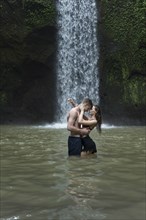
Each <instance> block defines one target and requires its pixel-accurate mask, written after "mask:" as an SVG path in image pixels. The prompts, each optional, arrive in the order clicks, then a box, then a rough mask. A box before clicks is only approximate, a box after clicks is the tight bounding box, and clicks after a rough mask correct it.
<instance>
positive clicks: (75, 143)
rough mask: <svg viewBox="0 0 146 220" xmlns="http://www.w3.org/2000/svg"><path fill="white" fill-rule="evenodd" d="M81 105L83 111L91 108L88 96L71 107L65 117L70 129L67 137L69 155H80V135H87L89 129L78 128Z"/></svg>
mask: <svg viewBox="0 0 146 220" xmlns="http://www.w3.org/2000/svg"><path fill="white" fill-rule="evenodd" d="M82 106H83V107H84V111H89V110H91V109H92V106H93V104H92V101H91V100H90V99H88V98H85V99H84V100H83V101H82V103H81V104H79V105H78V106H76V107H74V108H72V109H71V110H70V112H69V114H68V117H67V129H68V130H69V131H70V135H69V137H68V155H69V156H80V155H81V151H82V140H81V136H83V135H88V134H89V133H90V129H89V127H88V128H80V126H79V123H78V117H79V114H80V112H81V108H82Z"/></svg>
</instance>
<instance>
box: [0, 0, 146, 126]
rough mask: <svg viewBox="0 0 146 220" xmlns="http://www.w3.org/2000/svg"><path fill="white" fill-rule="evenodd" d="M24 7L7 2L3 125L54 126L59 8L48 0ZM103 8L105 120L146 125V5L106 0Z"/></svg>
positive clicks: (101, 41)
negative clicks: (39, 124)
mask: <svg viewBox="0 0 146 220" xmlns="http://www.w3.org/2000/svg"><path fill="white" fill-rule="evenodd" d="M24 3H25V4H24V5H22V4H20V1H7V0H5V1H2V4H1V7H2V9H3V10H2V11H3V13H2V31H1V33H2V34H1V41H0V42H1V45H0V46H1V58H2V59H1V65H0V69H1V90H0V110H1V123H22V124H26V123H29V124H34V123H36V124H37V123H44V122H45V123H46V122H53V121H54V112H55V103H56V71H55V66H56V65H55V64H56V60H55V59H56V58H55V57H56V51H57V48H56V46H57V44H56V33H57V29H56V27H55V20H56V15H55V8H54V5H53V1H51V0H50V1H48V2H47V4H46V2H45V1H44V0H42V1H39V3H38V1H35V0H33V1H32V0H30V1H27V2H25V1H24ZM97 4H98V6H99V9H100V10H99V23H98V34H99V36H98V37H99V44H100V59H99V63H98V66H99V71H100V97H101V98H100V105H101V107H102V112H103V119H104V122H109V123H112V124H145V112H146V111H145V110H146V94H145V90H146V82H145V79H146V75H145V74H146V66H145V57H146V46H145V45H146V42H145V37H144V36H145V28H144V15H143V14H144V11H143V2H142V1H136V2H133V1H128V3H127V1H125V2H123V1H122V0H120V1H119V0H113V1H105V0H100V1H97ZM34 9H35V10H34ZM40 14H41V15H42V16H40Z"/></svg>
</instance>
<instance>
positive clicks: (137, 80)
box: [102, 0, 146, 104]
mask: <svg viewBox="0 0 146 220" xmlns="http://www.w3.org/2000/svg"><path fill="white" fill-rule="evenodd" d="M102 7H103V8H104V10H103V11H104V13H103V21H102V22H103V23H104V27H105V30H106V33H107V35H108V37H109V39H110V41H111V44H112V45H113V47H112V50H111V51H109V53H108V55H107V56H106V58H105V60H106V65H107V66H106V68H107V69H108V75H107V85H108V86H109V87H112V85H114V83H115V82H117V83H118V79H120V82H119V87H123V92H122V94H121V95H122V101H123V102H125V103H127V104H128V103H129V102H131V103H133V104H145V102H146V95H144V94H143V91H144V89H145V85H146V84H145V82H144V81H145V77H146V75H145V71H146V66H145V60H146V38H145V37H146V17H145V11H146V2H145V1H144V0H110V1H109V0H102ZM115 63H118V66H119V67H118V69H117V65H115ZM115 66H116V69H115ZM115 73H116V78H114V75H115Z"/></svg>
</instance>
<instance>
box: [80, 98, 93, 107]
mask: <svg viewBox="0 0 146 220" xmlns="http://www.w3.org/2000/svg"><path fill="white" fill-rule="evenodd" d="M82 103H83V104H88V105H90V106H91V108H92V107H93V103H92V101H91V99H89V98H84V99H83V102H82Z"/></svg>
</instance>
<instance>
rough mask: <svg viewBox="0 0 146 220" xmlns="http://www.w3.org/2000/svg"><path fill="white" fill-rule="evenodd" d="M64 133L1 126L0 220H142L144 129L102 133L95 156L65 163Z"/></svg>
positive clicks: (112, 129)
mask: <svg viewBox="0 0 146 220" xmlns="http://www.w3.org/2000/svg"><path fill="white" fill-rule="evenodd" d="M67 137H68V131H67V130H66V129H65V128H59V129H56V128H52V127H47V126H1V189H0V190H1V191H0V192H1V193H0V195H1V206H0V207H1V214H0V215H1V216H0V217H1V218H0V219H1V220H14V219H21V220H27V219H28V220H29V219H31V220H103V219H104V220H144V219H145V217H146V216H145V190H146V189H145V167H146V163H145V143H146V142H145V138H146V127H113V128H108V129H107V128H103V132H102V135H101V136H100V135H99V134H98V133H97V132H96V130H94V131H92V133H91V137H92V138H93V139H94V141H95V142H96V144H97V148H98V156H97V157H90V158H68V156H67Z"/></svg>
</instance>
